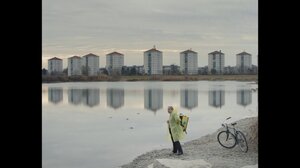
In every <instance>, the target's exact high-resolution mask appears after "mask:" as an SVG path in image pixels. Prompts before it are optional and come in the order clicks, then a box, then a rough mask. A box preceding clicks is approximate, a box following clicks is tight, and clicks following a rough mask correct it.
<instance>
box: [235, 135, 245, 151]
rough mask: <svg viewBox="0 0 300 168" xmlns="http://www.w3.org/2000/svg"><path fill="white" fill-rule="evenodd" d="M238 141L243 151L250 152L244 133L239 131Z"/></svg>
mask: <svg viewBox="0 0 300 168" xmlns="http://www.w3.org/2000/svg"><path fill="white" fill-rule="evenodd" d="M236 139H237V143H238V144H239V146H240V148H241V150H242V151H243V152H245V153H246V152H247V151H248V144H247V140H246V137H245V135H244V134H243V133H242V132H240V131H237V132H236Z"/></svg>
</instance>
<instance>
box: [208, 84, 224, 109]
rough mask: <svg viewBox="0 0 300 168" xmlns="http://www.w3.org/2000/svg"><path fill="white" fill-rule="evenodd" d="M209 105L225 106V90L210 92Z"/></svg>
mask: <svg viewBox="0 0 300 168" xmlns="http://www.w3.org/2000/svg"><path fill="white" fill-rule="evenodd" d="M208 100H209V105H210V106H212V107H217V108H218V107H220V108H221V107H222V106H223V105H224V104H225V90H224V89H222V88H219V89H216V90H210V91H209V93H208Z"/></svg>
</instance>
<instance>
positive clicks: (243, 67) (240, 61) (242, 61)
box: [236, 52, 252, 73]
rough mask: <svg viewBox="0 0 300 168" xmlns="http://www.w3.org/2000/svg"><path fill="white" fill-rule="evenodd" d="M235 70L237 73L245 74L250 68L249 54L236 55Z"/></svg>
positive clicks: (250, 59)
mask: <svg viewBox="0 0 300 168" xmlns="http://www.w3.org/2000/svg"><path fill="white" fill-rule="evenodd" d="M236 68H237V70H238V71H239V72H242V73H244V72H247V70H248V69H251V68H252V58H251V54H249V53H246V52H241V53H239V54H237V55H236Z"/></svg>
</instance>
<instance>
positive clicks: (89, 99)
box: [82, 89, 100, 107]
mask: <svg viewBox="0 0 300 168" xmlns="http://www.w3.org/2000/svg"><path fill="white" fill-rule="evenodd" d="M82 101H83V104H85V105H87V106H90V107H93V106H96V105H98V104H99V102H100V91H99V89H83V90H82Z"/></svg>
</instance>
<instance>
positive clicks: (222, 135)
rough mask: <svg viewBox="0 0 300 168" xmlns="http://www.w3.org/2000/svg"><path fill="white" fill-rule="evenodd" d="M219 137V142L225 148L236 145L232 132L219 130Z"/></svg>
mask: <svg viewBox="0 0 300 168" xmlns="http://www.w3.org/2000/svg"><path fill="white" fill-rule="evenodd" d="M217 138H218V142H219V144H220V145H221V146H223V147H224V148H228V149H230V148H233V147H234V146H235V145H236V140H235V137H234V135H233V134H232V133H231V132H227V131H221V132H219V134H218V136H217Z"/></svg>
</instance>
